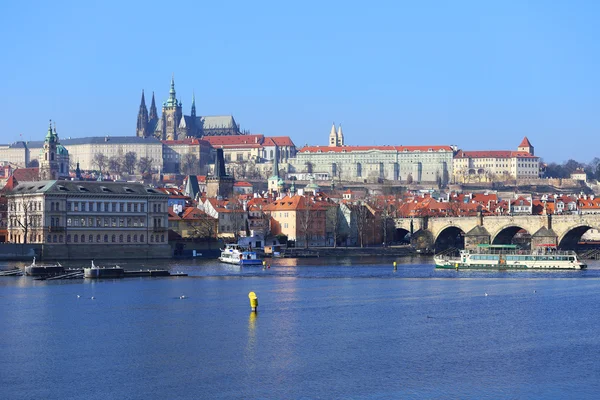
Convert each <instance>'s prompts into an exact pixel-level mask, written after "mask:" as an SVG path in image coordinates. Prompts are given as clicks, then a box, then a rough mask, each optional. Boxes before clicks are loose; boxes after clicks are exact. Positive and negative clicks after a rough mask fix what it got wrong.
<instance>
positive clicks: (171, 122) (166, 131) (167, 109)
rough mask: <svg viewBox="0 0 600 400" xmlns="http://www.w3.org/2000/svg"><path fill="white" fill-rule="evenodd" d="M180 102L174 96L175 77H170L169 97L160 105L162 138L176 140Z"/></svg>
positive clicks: (180, 113) (179, 118) (179, 117)
mask: <svg viewBox="0 0 600 400" xmlns="http://www.w3.org/2000/svg"><path fill="white" fill-rule="evenodd" d="M181 116H182V112H181V102H178V101H177V97H176V96H175V78H174V77H171V90H169V99H168V100H167V101H166V102H164V103H163V106H162V136H163V137H162V139H163V140H164V139H166V140H177V139H178V132H177V128H178V126H179V123H180V122H181Z"/></svg>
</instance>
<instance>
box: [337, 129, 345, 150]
mask: <svg viewBox="0 0 600 400" xmlns="http://www.w3.org/2000/svg"><path fill="white" fill-rule="evenodd" d="M337 145H338V146H343V145H344V133H343V132H342V124H340V127H339V128H338V131H337Z"/></svg>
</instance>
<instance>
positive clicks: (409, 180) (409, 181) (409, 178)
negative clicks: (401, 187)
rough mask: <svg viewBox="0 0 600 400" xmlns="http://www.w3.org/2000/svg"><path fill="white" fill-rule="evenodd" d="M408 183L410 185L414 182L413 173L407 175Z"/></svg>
mask: <svg viewBox="0 0 600 400" xmlns="http://www.w3.org/2000/svg"><path fill="white" fill-rule="evenodd" d="M406 183H407V184H409V185H410V184H411V183H413V176H412V174H408V176H407V177H406Z"/></svg>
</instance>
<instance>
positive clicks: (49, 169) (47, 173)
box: [40, 121, 58, 181]
mask: <svg viewBox="0 0 600 400" xmlns="http://www.w3.org/2000/svg"><path fill="white" fill-rule="evenodd" d="M57 144H58V138H57V136H56V134H55V132H54V131H52V121H50V126H49V127H48V133H47V134H46V139H45V140H44V147H43V149H42V157H40V180H42V181H50V180H55V179H58V160H57V154H56V145H57Z"/></svg>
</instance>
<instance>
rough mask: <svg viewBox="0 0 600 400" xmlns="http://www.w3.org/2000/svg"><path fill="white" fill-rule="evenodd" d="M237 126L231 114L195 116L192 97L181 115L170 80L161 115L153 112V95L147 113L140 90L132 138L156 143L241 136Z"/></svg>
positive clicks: (180, 106)
mask: <svg viewBox="0 0 600 400" xmlns="http://www.w3.org/2000/svg"><path fill="white" fill-rule="evenodd" d="M241 134H243V133H241V132H240V129H239V125H238V124H237V123H236V122H235V120H234V119H233V116H231V115H220V116H203V117H202V116H201V117H198V116H196V98H195V96H192V108H191V112H190V115H183V111H182V103H181V101H180V100H177V96H176V93H175V80H174V78H171V89H170V90H169V98H168V99H167V101H165V102H164V103H163V105H162V115H161V117H160V118H159V117H158V114H157V112H156V104H155V101H154V92H153V93H152V104H151V105H150V113H148V109H147V108H146V99H145V97H144V91H143V90H142V102H141V104H140V109H139V111H138V117H137V128H136V135H137V136H138V137H155V138H157V139H159V140H182V139H185V138H200V137H202V136H216V135H241Z"/></svg>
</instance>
